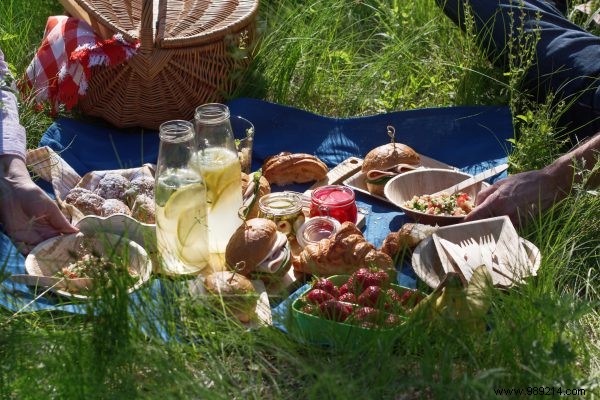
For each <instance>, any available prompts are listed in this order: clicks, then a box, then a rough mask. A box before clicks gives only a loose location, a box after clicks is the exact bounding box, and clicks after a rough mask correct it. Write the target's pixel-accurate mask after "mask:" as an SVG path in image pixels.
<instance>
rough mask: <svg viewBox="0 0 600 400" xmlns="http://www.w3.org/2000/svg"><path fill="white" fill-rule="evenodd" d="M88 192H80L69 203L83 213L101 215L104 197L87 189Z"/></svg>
mask: <svg viewBox="0 0 600 400" xmlns="http://www.w3.org/2000/svg"><path fill="white" fill-rule="evenodd" d="M88 192H89V193H82V194H80V195H79V196H78V197H76V198H75V200H74V201H73V203H71V204H73V206H75V207H76V208H77V209H78V210H79V211H81V212H82V213H83V214H84V215H102V205H103V204H104V199H103V198H102V197H100V196H98V195H97V194H95V193H92V192H90V191H89V190H88Z"/></svg>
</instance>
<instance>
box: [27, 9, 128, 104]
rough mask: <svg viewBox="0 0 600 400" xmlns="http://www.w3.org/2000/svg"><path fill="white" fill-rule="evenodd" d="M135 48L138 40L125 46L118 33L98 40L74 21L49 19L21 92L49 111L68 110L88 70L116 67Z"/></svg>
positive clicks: (85, 84) (85, 25)
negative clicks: (31, 95)
mask: <svg viewBox="0 0 600 400" xmlns="http://www.w3.org/2000/svg"><path fill="white" fill-rule="evenodd" d="M138 48H139V41H136V42H135V43H129V42H127V41H126V40H124V39H123V37H122V35H120V34H116V35H114V36H113V37H112V38H111V39H108V40H102V39H100V38H99V37H98V36H97V35H96V34H95V33H94V31H93V29H92V28H91V26H90V25H89V24H88V23H86V22H85V21H83V20H80V19H78V18H72V17H66V16H52V17H49V18H48V22H47V23H46V31H45V33H44V39H43V41H42V45H41V46H40V48H39V49H38V51H37V53H36V55H35V57H34V58H33V60H32V61H31V63H30V64H29V67H27V71H26V77H25V79H24V81H23V82H22V83H21V89H30V90H31V91H32V92H31V93H32V94H33V95H34V97H35V100H36V103H37V104H42V103H45V102H49V103H50V106H51V108H52V111H56V110H57V109H58V107H59V105H60V104H64V105H65V107H66V109H67V110H70V109H71V108H73V106H75V105H76V104H77V102H78V101H79V99H80V98H81V97H82V96H85V94H86V91H87V88H88V82H89V80H90V77H91V74H92V67H96V66H106V67H111V66H115V65H119V64H121V63H123V62H125V61H126V60H128V59H130V58H131V57H132V56H133V55H134V54H135V53H136V51H137V49H138Z"/></svg>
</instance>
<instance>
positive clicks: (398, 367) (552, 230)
mask: <svg viewBox="0 0 600 400" xmlns="http://www.w3.org/2000/svg"><path fill="white" fill-rule="evenodd" d="M59 10H60V8H59V5H58V3H57V2H54V1H50V0H3V1H2V2H0V46H1V47H2V49H3V51H4V53H5V55H6V58H7V59H8V60H9V61H11V62H12V63H13V64H12V66H13V69H14V71H15V73H16V75H17V76H20V75H21V74H22V73H23V71H24V69H25V67H26V65H27V64H28V62H29V60H30V59H31V56H32V55H33V53H34V51H35V49H36V46H37V45H38V44H39V42H40V39H41V36H42V33H43V28H44V25H45V18H46V16H47V15H50V14H54V13H57V12H59ZM585 22H586V21H581V23H582V24H583V23H585ZM259 27H260V31H261V42H260V44H259V45H258V46H257V47H256V48H255V49H254V61H253V63H252V65H251V68H250V70H249V71H248V73H247V76H246V77H245V79H244V85H242V86H241V87H240V88H239V90H238V91H237V92H236V94H235V95H236V96H242V95H245V96H252V97H260V98H264V99H266V100H270V101H274V102H278V103H283V104H288V105H292V106H296V107H300V108H304V109H307V110H310V111H313V112H317V113H319V114H323V115H331V116H341V117H343V116H354V115H368V114H373V113H378V112H387V111H394V110H405V109H412V108H421V107H436V106H450V105H461V104H509V105H511V107H513V113H514V115H515V116H516V118H515V122H516V123H517V126H518V127H519V128H520V130H521V132H522V137H521V138H520V140H519V142H518V144H517V146H516V151H515V152H514V153H513V154H512V155H511V166H512V172H518V171H522V170H527V169H531V168H535V167H539V166H541V165H544V164H546V163H548V162H549V161H550V160H551V159H552V158H553V157H554V156H555V155H556V154H558V153H559V152H560V140H559V138H558V134H557V132H559V130H557V129H556V127H555V126H554V125H553V124H555V120H554V119H553V118H551V117H548V116H547V115H549V112H548V108H547V107H548V106H545V105H541V106H540V105H532V104H531V103H529V102H528V101H527V99H526V98H524V97H522V96H521V95H520V94H519V92H518V91H517V90H516V89H515V86H514V79H516V78H514V77H515V76H516V73H517V71H515V74H513V75H503V74H502V73H501V72H500V71H498V70H496V69H494V68H493V67H492V66H491V65H490V64H489V63H488V61H487V60H486V59H485V58H484V57H483V56H482V55H481V54H480V53H479V51H478V50H477V47H476V46H475V42H474V38H473V37H472V35H470V34H462V33H461V32H460V31H459V30H458V29H457V28H456V27H455V26H454V25H453V24H452V23H451V22H450V21H449V20H448V19H447V18H446V17H445V16H444V15H443V14H442V12H441V11H440V10H439V9H438V8H437V7H436V6H435V3H434V1H433V0H421V1H413V2H409V1H400V0H396V1H392V0H390V1H383V0H368V1H348V0H326V1H325V0H321V1H313V2H304V1H297V0H263V1H262V2H261V5H260V16H259ZM22 121H23V123H24V124H25V126H26V127H27V129H28V133H29V143H30V147H33V146H35V144H36V143H37V141H38V140H39V135H40V134H41V133H42V132H43V131H44V130H45V128H46V127H47V126H48V124H49V123H50V122H51V120H50V119H49V118H48V117H45V116H44V115H43V114H36V113H34V112H33V111H32V109H31V107H30V105H27V104H23V105H22ZM599 226H600V197H598V196H593V195H590V194H588V193H586V192H585V190H583V189H579V190H576V191H575V193H574V194H573V195H572V196H571V197H569V198H568V199H567V200H565V201H564V202H563V203H562V204H561V205H558V206H557V207H555V208H554V209H552V210H551V211H550V212H549V213H548V214H546V215H543V216H540V217H539V218H538V219H537V220H535V221H534V222H533V223H531V224H530V225H529V226H527V227H526V228H524V229H523V230H522V232H521V234H522V235H523V236H524V237H526V238H528V239H529V240H531V241H532V242H534V243H535V244H536V245H537V246H538V247H539V248H540V251H541V253H542V255H543V261H542V266H541V269H540V271H539V275H538V276H537V277H536V278H533V279H530V280H529V281H528V282H527V283H526V284H524V285H521V286H518V287H516V288H513V289H511V290H508V291H506V292H495V293H494V297H493V304H492V309H491V312H490V313H489V314H488V315H487V323H488V325H489V326H490V327H491V329H489V330H488V331H486V332H469V331H465V329H464V328H463V327H461V326H460V325H458V326H457V325H456V324H454V323H453V322H452V321H442V323H441V326H437V327H428V326H427V325H425V324H424V323H423V321H419V320H411V321H409V323H407V324H406V325H404V326H403V328H402V329H401V332H400V333H399V337H398V338H397V339H398V340H397V341H396V342H395V343H386V344H378V343H357V344H356V345H355V346H352V348H348V349H344V350H342V351H339V350H338V351H336V350H332V349H327V348H321V347H314V346H309V345H305V344H301V343H298V342H296V341H295V340H293V338H292V337H291V336H289V335H286V334H284V333H282V332H280V331H278V330H276V329H269V328H264V329H259V330H256V331H251V332H248V331H246V330H245V329H243V328H242V327H239V326H237V325H236V324H234V323H232V322H231V321H230V320H228V319H226V318H223V316H222V315H221V314H220V313H218V312H215V311H214V310H209V309H207V308H206V307H205V306H203V305H201V304H198V303H195V302H193V301H192V300H191V299H190V298H189V296H188V295H186V294H185V293H178V292H173V293H171V295H172V298H170V299H169V300H168V301H167V300H165V301H163V302H156V301H154V300H153V299H150V298H146V299H145V300H146V301H145V302H144V303H142V304H141V305H138V306H137V310H136V313H135V315H133V314H132V313H130V312H128V311H127V307H128V306H131V305H130V304H128V302H127V298H126V297H120V298H121V299H122V301H112V300H111V299H110V297H108V300H107V301H104V302H102V301H100V302H99V303H97V305H98V312H97V314H95V315H91V314H90V315H87V316H72V315H66V314H61V313H56V312H54V313H50V312H40V313H35V314H34V313H26V312H24V313H21V314H18V315H16V316H14V317H12V314H11V313H9V312H8V311H5V310H4V311H2V312H1V314H0V359H1V360H2V363H1V364H0V394H2V395H3V397H4V398H10V399H12V398H14V399H40V398H56V399H78V398H102V399H120V398H122V399H132V398H148V399H157V398H160V399H171V398H173V399H189V398H211V399H212V398H215V399H231V398H236V399H247V398H257V399H258V398H260V399H263V398H267V399H268V398H277V399H279V398H281V399H303V398H319V399H321V398H332V399H338V398H339V399H348V398H357V399H358V398H360V399H363V398H364V399H371V398H372V399H412V398H480V399H489V398H494V397H495V395H494V392H493V389H494V388H511V387H515V388H519V387H520V388H526V387H528V386H530V387H531V386H537V387H539V386H548V387H559V386H560V387H562V388H563V390H564V389H566V388H570V389H573V388H585V389H586V390H587V395H586V396H585V397H586V398H592V394H591V393H592V391H595V390H596V387H597V385H598V378H599V376H600V354H599V345H600V336H599V335H600V319H599V317H598V301H599V300H600V293H598V287H600V286H599V285H600V275H599V271H600V256H599V255H600V239H599V238H600V234H599V233H600V232H599ZM102 298H104V299H105V300H106V299H107V295H104V296H103V297H102ZM156 315H158V316H159V320H160V321H162V323H163V324H164V327H165V328H166V330H167V331H168V332H169V333H171V334H172V335H176V336H177V337H178V338H179V339H180V340H171V341H168V342H163V341H162V340H160V338H159V337H158V336H157V335H156V334H155V333H153V332H152V330H151V329H150V330H149V331H147V334H142V333H141V327H148V326H151V325H149V324H151V323H152V321H153V317H154V316H156Z"/></svg>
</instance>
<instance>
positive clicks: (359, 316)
mask: <svg viewBox="0 0 600 400" xmlns="http://www.w3.org/2000/svg"><path fill="white" fill-rule="evenodd" d="M380 318H381V312H380V311H379V310H377V309H375V308H373V307H360V308H359V309H357V310H355V311H354V313H352V320H353V321H357V322H377V321H378V320H379V319H380Z"/></svg>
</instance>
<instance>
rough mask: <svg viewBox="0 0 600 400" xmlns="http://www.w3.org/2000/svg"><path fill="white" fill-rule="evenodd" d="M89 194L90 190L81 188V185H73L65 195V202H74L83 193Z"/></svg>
mask: <svg viewBox="0 0 600 400" xmlns="http://www.w3.org/2000/svg"><path fill="white" fill-rule="evenodd" d="M86 193H87V194H91V193H92V191H91V190H88V189H85V188H82V187H74V188H73V189H71V190H70V191H69V193H67V195H66V196H65V203H67V204H74V203H75V201H76V200H77V199H78V198H79V197H81V195H83V194H86Z"/></svg>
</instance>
